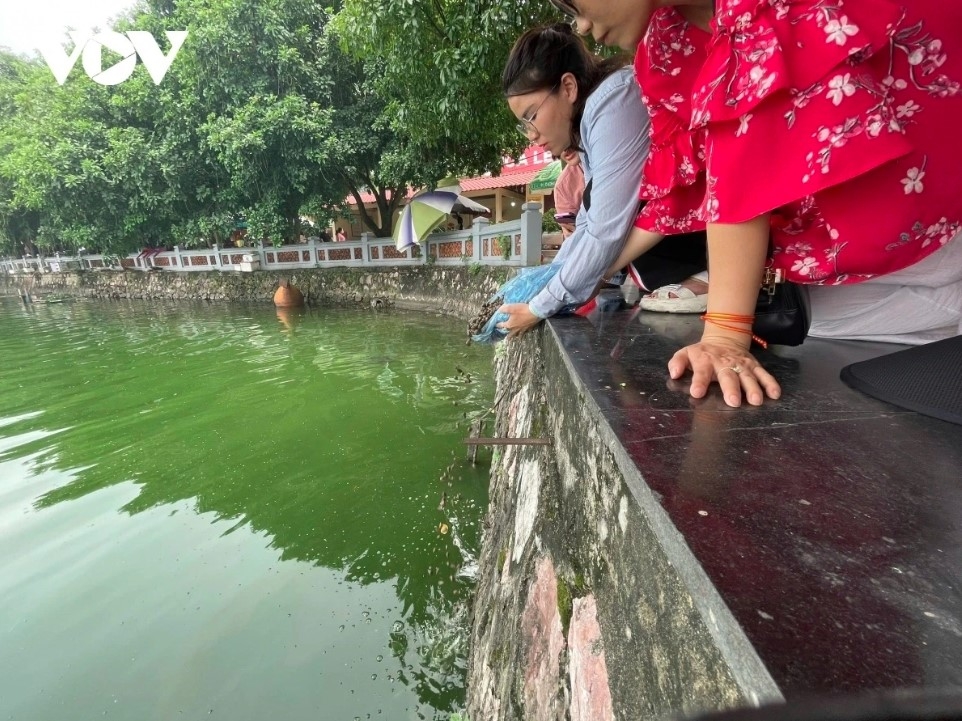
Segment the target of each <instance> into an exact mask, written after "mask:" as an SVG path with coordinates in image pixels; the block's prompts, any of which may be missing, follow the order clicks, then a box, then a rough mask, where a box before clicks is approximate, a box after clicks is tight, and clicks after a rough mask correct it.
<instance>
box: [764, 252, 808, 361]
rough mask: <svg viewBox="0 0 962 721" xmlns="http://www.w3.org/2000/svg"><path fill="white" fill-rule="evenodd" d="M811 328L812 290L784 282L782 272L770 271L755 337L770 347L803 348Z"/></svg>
mask: <svg viewBox="0 0 962 721" xmlns="http://www.w3.org/2000/svg"><path fill="white" fill-rule="evenodd" d="M811 325H812V312H811V307H810V306H809V301H808V289H807V288H805V286H803V285H799V284H798V283H789V282H787V281H783V280H781V277H780V274H779V273H778V272H776V271H773V270H772V269H771V268H766V269H765V278H764V280H763V281H762V287H761V290H760V291H759V292H758V302H757V303H756V304H755V323H754V324H753V325H752V333H754V334H755V335H757V336H758V337H759V338H761V339H762V340H763V341H765V342H766V343H768V344H769V345H801V344H802V343H803V342H804V340H805V338H806V337H807V336H808V329H809V328H810V327H811Z"/></svg>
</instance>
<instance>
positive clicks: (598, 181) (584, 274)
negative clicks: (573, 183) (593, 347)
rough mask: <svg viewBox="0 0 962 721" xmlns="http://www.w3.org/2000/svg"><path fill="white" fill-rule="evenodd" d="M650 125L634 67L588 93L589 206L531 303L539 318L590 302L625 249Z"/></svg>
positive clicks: (585, 155) (584, 138) (585, 158)
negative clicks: (554, 270) (557, 266)
mask: <svg viewBox="0 0 962 721" xmlns="http://www.w3.org/2000/svg"><path fill="white" fill-rule="evenodd" d="M649 126H650V122H649V119H648V111H647V110H646V109H645V105H644V103H643V102H642V100H641V92H640V91H639V89H638V84H637V83H636V82H635V75H634V71H633V69H632V68H631V66H630V65H629V66H627V67H624V68H622V69H620V70H618V71H616V72H614V73H612V74H611V75H609V76H608V77H607V78H605V79H604V80H603V81H602V82H601V84H600V85H599V86H598V87H597V88H595V91H594V92H593V93H592V94H591V95H590V96H589V97H588V101H587V102H586V103H585V110H584V114H583V115H582V117H581V146H582V148H583V149H584V152H582V153H581V165H582V168H583V169H584V173H585V183H586V184H587V183H588V182H591V203H590V205H591V209H590V210H585V208H584V206H583V205H582V206H581V209H580V210H579V211H578V218H577V220H576V221H575V225H576V227H575V232H574V233H572V234H571V236H570V237H569V238H568V239H567V240H566V241H565V242H564V244H563V245H562V246H561V250H560V251H559V252H558V255H557V256H556V257H555V259H554V262H555V263H561V264H562V266H561V269H560V270H559V271H558V274H557V275H556V276H555V277H554V278H552V279H551V281H550V282H549V283H548V285H546V286H545V287H544V289H543V290H542V291H541V292H540V293H538V295H536V296H535V297H534V298H533V299H532V300H531V302H530V303H529V308H530V309H531V312H532V313H534V314H535V315H536V316H538V317H539V318H547V317H548V316H550V315H553V314H555V313H557V312H558V311H559V310H560V309H561V308H562V307H564V306H566V305H568V304H570V303H583V302H585V301H586V300H588V298H590V297H591V294H592V293H593V292H594V289H595V287H596V286H597V285H598V281H599V280H601V277H602V275H604V272H605V271H606V270H607V269H608V267H609V266H610V265H611V264H612V263H614V262H615V260H616V259H617V258H618V254H619V253H621V249H622V247H623V246H624V244H625V238H627V237H628V233H629V231H630V230H631V229H632V227H633V225H634V220H635V218H636V217H637V216H638V191H639V189H640V188H641V173H642V168H643V167H644V164H645V159H646V158H647V157H648V130H649Z"/></svg>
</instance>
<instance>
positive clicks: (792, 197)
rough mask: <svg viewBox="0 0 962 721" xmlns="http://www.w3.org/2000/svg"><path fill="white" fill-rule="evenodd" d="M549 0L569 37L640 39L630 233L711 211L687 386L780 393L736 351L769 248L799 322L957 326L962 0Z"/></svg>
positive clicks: (914, 330)
mask: <svg viewBox="0 0 962 721" xmlns="http://www.w3.org/2000/svg"><path fill="white" fill-rule="evenodd" d="M551 1H552V3H553V4H554V5H556V6H557V7H558V8H560V9H561V10H562V11H563V12H565V13H567V14H568V15H569V16H571V18H572V21H573V25H574V27H575V28H576V30H577V31H578V32H579V33H580V34H583V35H588V34H590V35H592V36H593V37H594V38H595V40H597V41H598V42H600V43H603V44H605V45H610V46H617V47H621V48H626V49H632V48H635V47H636V46H637V51H636V55H635V71H636V75H637V78H638V82H639V85H640V86H641V88H642V93H643V95H644V99H645V104H646V106H647V108H648V111H649V113H650V118H651V126H652V136H651V137H652V151H651V154H650V156H649V158H648V161H647V164H646V166H645V170H644V182H643V185H642V191H641V197H642V198H645V199H647V200H648V201H649V202H648V204H647V205H646V207H645V208H644V210H643V211H642V213H641V214H640V215H639V218H638V220H637V221H636V223H635V225H636V227H637V228H638V229H639V230H638V237H637V238H636V239H635V240H636V241H637V242H638V243H639V244H640V246H641V247H643V246H644V244H645V243H647V242H648V240H647V238H648V235H647V234H650V233H656V234H657V233H668V234H671V233H675V232H677V231H678V229H679V228H685V229H689V228H692V227H707V231H708V252H709V260H710V263H709V264H710V277H711V284H710V285H711V287H710V292H709V297H708V313H707V314H706V316H705V320H706V324H705V330H704V335H703V337H702V340H701V342H699V343H696V344H694V345H691V346H688V347H686V348H683V349H682V350H680V351H679V352H678V353H676V354H675V355H674V356H673V357H672V359H671V361H670V362H669V364H668V368H669V372H670V374H671V376H672V377H673V378H679V377H680V376H681V375H682V374H683V373H684V372H685V371H686V370H688V369H691V370H692V371H693V380H692V384H691V394H692V395H693V396H695V397H701V396H703V395H704V394H705V393H706V392H707V390H708V386H709V385H710V384H711V383H712V382H716V381H717V382H718V383H719V384H720V385H721V388H722V391H723V393H724V396H725V400H726V402H727V403H728V404H729V405H732V406H737V405H740V403H741V400H742V397H743V395H744V396H745V397H746V398H747V400H748V402H749V403H751V404H752V405H759V404H761V403H762V400H763V398H764V396H765V395H767V396H768V397H770V398H777V397H778V396H779V394H780V392H781V391H780V388H779V385H778V382H777V381H776V380H775V379H774V378H773V377H772V376H771V375H770V374H769V373H768V372H766V371H765V369H764V368H762V367H761V365H760V364H759V363H758V361H757V360H756V359H755V358H754V357H753V356H752V355H751V354H750V353H749V350H748V349H749V345H750V343H751V340H752V338H751V323H752V315H751V314H752V313H753V309H754V306H755V301H756V298H757V295H758V287H759V278H760V277H761V276H762V270H763V268H764V266H765V264H766V262H767V260H766V259H768V258H771V260H770V262H771V263H772V265H773V266H774V268H775V269H777V270H780V271H781V272H782V274H783V275H784V277H786V278H787V279H788V280H791V281H794V282H799V283H807V284H810V287H811V291H812V292H811V300H812V317H813V322H812V331H811V333H812V335H821V336H827V337H842V338H866V339H875V340H893V341H896V342H915V343H920V342H925V341H927V340H934V339H937V338H940V337H947V336H951V335H956V334H958V333H959V328H960V321H962V241H959V240H958V235H959V230H960V227H962V172H960V168H962V139H960V136H959V134H958V132H957V130H956V126H957V123H958V119H959V118H960V117H962V89H960V83H962V4H960V3H959V2H945V1H944V0H913V1H912V2H908V1H907V0H901V1H896V2H893V1H891V0H831V1H829V0H715V1H714V2H713V0H551ZM630 244H631V241H629V245H630Z"/></svg>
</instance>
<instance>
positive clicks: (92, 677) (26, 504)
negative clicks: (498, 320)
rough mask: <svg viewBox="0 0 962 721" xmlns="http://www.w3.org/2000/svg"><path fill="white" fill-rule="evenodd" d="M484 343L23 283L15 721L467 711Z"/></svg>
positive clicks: (3, 340)
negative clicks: (92, 295) (110, 298)
mask: <svg viewBox="0 0 962 721" xmlns="http://www.w3.org/2000/svg"><path fill="white" fill-rule="evenodd" d="M462 339H463V324H462V323H459V322H457V321H454V320H451V319H445V318H438V317H434V316H432V315H430V314H425V313H421V314H418V313H407V314H404V313H395V312H388V313H383V312H375V311H367V310H365V311H351V310H329V311H328V310H320V311H315V310H311V311H306V312H302V313H286V314H281V315H279V314H278V312H276V311H275V310H274V309H273V308H272V307H269V306H251V307H243V306H241V307H238V306H211V305H192V304H186V305H156V304H147V303H136V302H130V303H127V302H117V303H99V302H75V303H63V304H57V305H39V304H38V305H33V306H27V307H24V306H21V305H20V304H19V303H18V302H16V301H15V300H12V299H8V300H0V368H2V371H0V719H7V718H9V719H16V720H18V721H20V720H27V721H34V720H36V721H41V720H42V721H59V720H61V719H63V720H64V721H66V720H68V719H69V720H70V721H75V720H80V719H103V718H108V719H129V720H130V721H147V720H149V719H163V720H165V721H166V720H168V719H211V718H213V719H218V718H220V719H231V720H232V721H238V720H242V719H258V720H265V721H267V720H277V721H280V720H282V719H346V720H347V721H351V720H352V719H368V718H371V719H391V720H392V721H393V720H394V719H448V718H449V717H450V715H451V713H452V712H453V711H457V710H458V709H460V707H461V704H462V703H463V698H464V688H463V684H464V664H465V657H466V656H465V642H466V633H467V602H468V599H469V596H470V593H471V590H472V578H473V573H474V560H475V558H476V554H477V550H478V543H479V538H480V525H481V519H482V515H483V513H484V509H485V507H486V493H487V467H486V464H482V465H480V466H479V467H477V468H475V467H472V466H471V465H470V464H469V463H468V462H467V461H466V460H465V450H464V445H463V442H462V440H463V438H464V437H465V436H467V435H468V430H467V422H468V420H470V419H471V418H473V417H475V416H478V415H480V414H482V413H484V411H485V410H486V409H487V408H488V406H489V405H490V403H491V392H492V388H491V385H490V381H489V377H490V369H489V362H490V351H487V350H486V349H483V348H477V347H474V346H470V347H466V346H464V345H463V344H462Z"/></svg>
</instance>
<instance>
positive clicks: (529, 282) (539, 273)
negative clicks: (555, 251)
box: [471, 263, 561, 343]
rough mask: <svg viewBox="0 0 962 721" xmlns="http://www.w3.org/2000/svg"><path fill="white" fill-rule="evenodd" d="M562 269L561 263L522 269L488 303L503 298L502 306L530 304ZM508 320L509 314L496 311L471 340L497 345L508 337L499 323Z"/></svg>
mask: <svg viewBox="0 0 962 721" xmlns="http://www.w3.org/2000/svg"><path fill="white" fill-rule="evenodd" d="M560 269H561V263H551V264H550V265H538V266H535V267H533V268H522V269H521V272H520V273H518V274H517V275H516V276H514V278H512V279H511V280H509V281H508V282H507V283H505V284H504V285H502V286H501V287H500V288H499V289H498V290H497V292H495V294H494V295H492V296H491V297H490V298H489V299H488V302H491V301H493V300H494V299H495V298H501V302H502V304H507V303H528V302H530V301H531V299H532V298H534V297H535V296H536V295H538V293H540V292H541V291H542V290H543V289H544V287H545V286H546V285H548V282H549V281H550V280H551V279H552V278H554V277H555V276H556V275H557V274H558V271H559V270H560ZM506 320H508V314H507V313H501V312H498V311H495V313H494V315H492V316H491V318H490V319H489V320H488V322H487V324H486V325H485V326H484V329H483V330H482V331H481V332H480V333H478V334H477V335H474V336H472V337H471V340H473V341H474V342H475V343H497V342H498V341H499V340H502V339H503V338H504V337H505V336H507V335H508V332H507V331H505V330H502V329H501V328H498V327H497V325H498V323H504V322H505V321H506Z"/></svg>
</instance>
